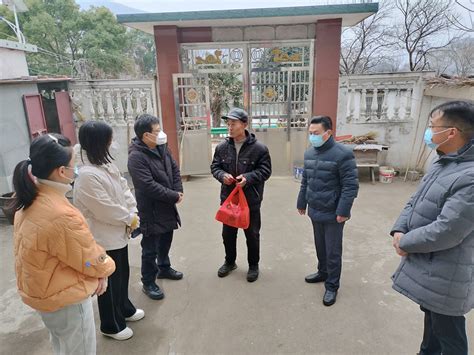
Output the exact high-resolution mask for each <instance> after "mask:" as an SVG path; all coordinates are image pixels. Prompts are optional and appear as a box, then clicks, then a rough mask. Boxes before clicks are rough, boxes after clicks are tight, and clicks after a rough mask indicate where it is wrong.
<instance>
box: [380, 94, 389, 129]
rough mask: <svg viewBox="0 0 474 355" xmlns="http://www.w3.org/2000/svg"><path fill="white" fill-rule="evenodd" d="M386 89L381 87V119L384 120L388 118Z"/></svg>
mask: <svg viewBox="0 0 474 355" xmlns="http://www.w3.org/2000/svg"><path fill="white" fill-rule="evenodd" d="M388 92H389V91H388V89H387V88H384V89H383V100H382V116H381V119H382V120H384V121H386V120H387V119H388V117H387V112H388Z"/></svg>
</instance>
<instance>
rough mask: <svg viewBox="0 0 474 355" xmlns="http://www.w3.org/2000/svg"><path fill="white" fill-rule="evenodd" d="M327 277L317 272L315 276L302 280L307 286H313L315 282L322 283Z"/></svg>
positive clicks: (311, 275)
mask: <svg viewBox="0 0 474 355" xmlns="http://www.w3.org/2000/svg"><path fill="white" fill-rule="evenodd" d="M327 278H328V277H327V276H324V275H322V274H320V273H319V272H317V273H315V274H310V275H308V276H306V277H305V278H304V280H305V281H306V282H307V283H309V284H314V283H317V282H324V281H326V279H327Z"/></svg>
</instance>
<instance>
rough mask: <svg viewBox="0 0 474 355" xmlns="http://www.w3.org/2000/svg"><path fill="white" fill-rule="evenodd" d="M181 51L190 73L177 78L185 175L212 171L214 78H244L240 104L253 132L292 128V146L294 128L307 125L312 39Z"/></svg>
mask: <svg viewBox="0 0 474 355" xmlns="http://www.w3.org/2000/svg"><path fill="white" fill-rule="evenodd" d="M180 50H181V67H182V68H183V71H184V72H186V73H185V74H175V75H174V90H175V105H176V117H177V118H178V122H177V126H178V127H180V128H181V129H180V142H181V143H180V157H181V169H182V171H183V174H200V173H208V172H209V162H210V159H211V156H210V152H211V136H210V128H211V110H210V100H209V98H210V96H212V93H211V90H214V88H212V89H210V88H209V77H208V76H209V75H211V74H225V73H228V74H232V75H234V76H235V75H238V76H241V78H242V87H243V90H242V106H243V108H244V109H245V110H246V111H247V112H248V113H249V116H250V117H249V118H250V128H251V129H254V130H260V129H265V130H267V129H279V128H280V129H286V128H288V129H287V130H286V131H287V134H286V136H287V140H288V142H289V141H290V129H291V128H303V127H307V124H308V120H309V118H310V117H311V114H312V112H311V109H312V96H313V92H312V87H313V85H312V83H313V58H314V41H313V40H305V41H296V40H289V41H268V42H265V43H261V42H232V43H199V44H182V45H181V48H180ZM288 154H290V153H288ZM288 159H290V158H288Z"/></svg>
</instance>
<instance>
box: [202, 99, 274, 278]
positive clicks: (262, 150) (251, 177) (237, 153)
mask: <svg viewBox="0 0 474 355" xmlns="http://www.w3.org/2000/svg"><path fill="white" fill-rule="evenodd" d="M222 118H223V119H225V120H226V121H227V126H228V127H229V137H228V138H226V140H225V141H224V142H222V143H221V144H219V145H218V146H217V147H216V151H215V153H214V159H213V161H212V164H211V172H212V175H214V177H215V178H216V179H217V180H218V181H219V182H220V183H221V184H222V186H221V196H220V197H221V204H222V203H223V202H224V201H225V199H226V198H227V197H228V196H229V194H230V193H231V192H232V190H233V189H234V187H235V184H238V185H240V186H242V187H243V190H244V193H245V197H246V198H247V202H248V205H249V208H250V225H249V227H248V228H247V229H246V230H245V231H244V232H245V237H246V238H247V250H248V263H249V270H248V273H247V281H249V282H253V281H255V280H257V278H258V274H259V269H258V263H259V260H260V225H261V220H260V206H261V204H262V200H263V188H264V185H265V181H266V180H268V178H269V177H270V175H271V174H272V164H271V160H270V153H269V152H268V148H267V147H266V146H265V145H264V144H262V143H260V142H258V141H257V139H256V138H255V135H254V134H252V133H249V132H248V131H247V130H246V128H247V125H248V116H247V112H245V111H244V110H242V109H240V108H234V109H232V110H231V111H230V112H229V113H228V114H227V116H224V117H222ZM237 231H238V229H237V228H234V227H230V226H227V225H225V224H224V225H223V226H222V238H223V240H224V247H225V254H226V256H225V263H224V265H222V266H221V267H220V268H219V271H218V272H217V274H218V276H219V277H225V276H227V275H228V274H229V273H230V272H231V271H232V270H234V269H235V268H236V267H237V265H236V264H235V259H236V257H237Z"/></svg>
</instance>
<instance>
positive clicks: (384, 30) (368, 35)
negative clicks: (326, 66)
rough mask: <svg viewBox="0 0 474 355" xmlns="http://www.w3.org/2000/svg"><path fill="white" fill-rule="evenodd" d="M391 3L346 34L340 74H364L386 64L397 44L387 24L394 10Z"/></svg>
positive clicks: (347, 29)
mask: <svg viewBox="0 0 474 355" xmlns="http://www.w3.org/2000/svg"><path fill="white" fill-rule="evenodd" d="M388 4H389V2H388V1H387V2H384V3H382V5H381V9H380V10H379V11H378V12H377V13H376V14H374V15H372V16H371V17H369V18H368V19H366V20H364V21H362V22H361V23H359V24H357V25H356V26H353V27H349V28H346V29H345V30H344V31H343V33H342V38H343V39H342V43H341V63H340V71H341V73H343V74H364V73H367V72H370V71H371V70H372V69H374V68H376V67H377V66H379V65H380V64H381V63H383V62H386V61H387V59H388V57H389V55H390V48H391V47H392V46H393V45H394V44H395V41H394V40H393V38H394V36H393V35H391V32H392V29H391V27H390V26H387V24H386V22H388V18H389V16H390V11H391V10H392V7H390V6H389V5H388Z"/></svg>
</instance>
